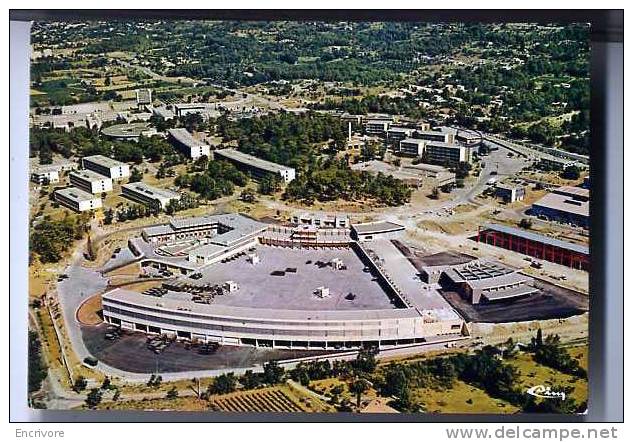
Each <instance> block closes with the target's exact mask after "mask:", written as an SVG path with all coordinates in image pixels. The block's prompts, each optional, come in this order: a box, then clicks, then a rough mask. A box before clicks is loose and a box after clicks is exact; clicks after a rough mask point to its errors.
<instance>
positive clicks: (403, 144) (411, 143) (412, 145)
mask: <svg viewBox="0 0 633 442" xmlns="http://www.w3.org/2000/svg"><path fill="white" fill-rule="evenodd" d="M425 146H426V141H424V140H420V139H417V138H405V139H404V140H402V141H400V144H399V145H398V152H399V153H400V155H406V156H409V157H421V156H422V154H423V153H424V148H425Z"/></svg>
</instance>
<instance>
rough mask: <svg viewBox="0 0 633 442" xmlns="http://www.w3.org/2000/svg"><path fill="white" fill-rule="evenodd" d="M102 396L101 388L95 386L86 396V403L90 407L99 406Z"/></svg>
mask: <svg viewBox="0 0 633 442" xmlns="http://www.w3.org/2000/svg"><path fill="white" fill-rule="evenodd" d="M102 397H103V395H102V393H101V390H99V389H98V388H93V389H92V390H90V393H88V396H86V405H87V406H88V408H97V406H98V405H99V404H100V403H101V399H102Z"/></svg>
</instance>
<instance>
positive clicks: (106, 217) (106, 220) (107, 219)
mask: <svg viewBox="0 0 633 442" xmlns="http://www.w3.org/2000/svg"><path fill="white" fill-rule="evenodd" d="M113 220H114V210H112V208H109V209H107V210H106V211H105V212H104V213H103V224H105V225H110V224H112V221H113Z"/></svg>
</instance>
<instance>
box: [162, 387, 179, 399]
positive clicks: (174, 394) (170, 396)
mask: <svg viewBox="0 0 633 442" xmlns="http://www.w3.org/2000/svg"><path fill="white" fill-rule="evenodd" d="M165 397H166V398H167V399H176V398H177V397H178V389H177V388H176V387H171V388H170V389H169V391H167V395H166V396H165Z"/></svg>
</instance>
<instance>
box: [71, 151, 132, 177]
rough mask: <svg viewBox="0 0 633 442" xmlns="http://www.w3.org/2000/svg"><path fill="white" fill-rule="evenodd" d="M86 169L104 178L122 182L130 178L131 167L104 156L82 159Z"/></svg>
mask: <svg viewBox="0 0 633 442" xmlns="http://www.w3.org/2000/svg"><path fill="white" fill-rule="evenodd" d="M81 165H82V166H83V168H84V169H88V170H92V171H94V172H97V173H99V174H101V175H103V176H106V177H109V178H112V179H113V180H120V179H123V178H127V177H129V176H130V166H129V165H128V164H125V163H122V162H120V161H117V160H114V159H112V158H108V157H105V156H103V155H92V156H89V157H84V158H82V159H81Z"/></svg>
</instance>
